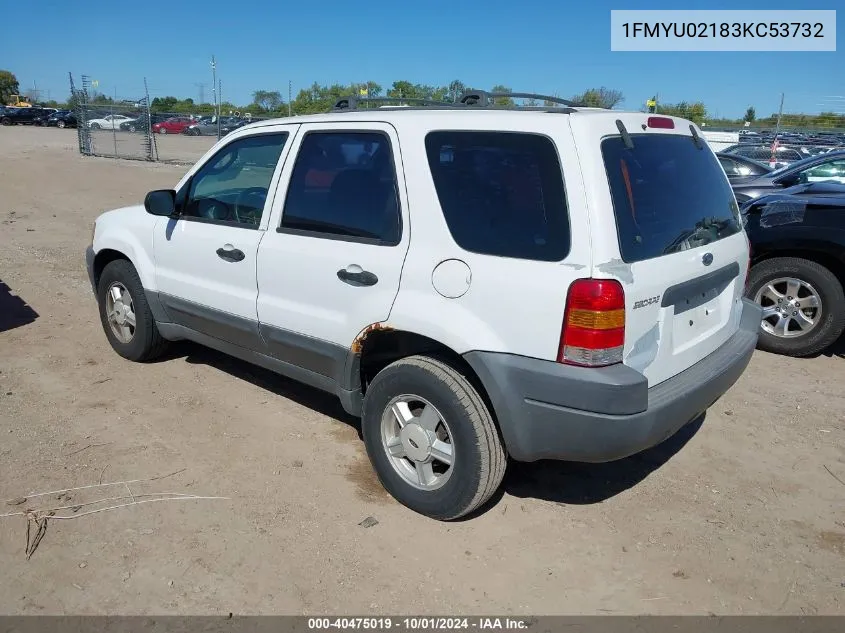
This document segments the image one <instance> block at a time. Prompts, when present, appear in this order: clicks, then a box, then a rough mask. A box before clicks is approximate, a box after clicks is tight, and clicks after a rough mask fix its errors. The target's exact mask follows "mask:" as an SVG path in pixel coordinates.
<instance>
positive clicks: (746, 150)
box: [722, 144, 804, 168]
mask: <svg viewBox="0 0 845 633" xmlns="http://www.w3.org/2000/svg"><path fill="white" fill-rule="evenodd" d="M722 152H723V153H725V154H736V155H737V156H743V157H745V158H751V159H753V160H757V161H760V162H763V163H769V165H770V166H771V163H772V158H773V157H774V163H775V165H774V167H775V168H777V167H783V166H785V165H789V164H790V163H794V162H796V161H799V160H801V159H803V158H804V156H803V155H802V154H801V152H799V151H798V150H797V149H792V148H791V147H778V148H777V149H776V150H775V151H774V152H772V148H771V146H765V145H763V146H761V145H743V144H739V145H734V146H732V147H727V148H725V149H723V150H722Z"/></svg>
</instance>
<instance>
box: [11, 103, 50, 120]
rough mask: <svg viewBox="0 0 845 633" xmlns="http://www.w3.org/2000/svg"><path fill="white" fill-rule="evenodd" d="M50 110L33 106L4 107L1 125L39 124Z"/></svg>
mask: <svg viewBox="0 0 845 633" xmlns="http://www.w3.org/2000/svg"><path fill="white" fill-rule="evenodd" d="M47 112H49V110H47V109H45V108H39V107H36V106H32V107H30V108H10V107H5V108H3V111H2V113H0V125H37V124H38V123H39V121H40V119H41V118H42V117H43V116H45V114H46V113H47Z"/></svg>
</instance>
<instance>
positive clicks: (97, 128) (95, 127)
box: [91, 123, 100, 130]
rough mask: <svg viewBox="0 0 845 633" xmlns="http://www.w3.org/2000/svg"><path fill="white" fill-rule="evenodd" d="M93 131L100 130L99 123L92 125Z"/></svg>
mask: <svg viewBox="0 0 845 633" xmlns="http://www.w3.org/2000/svg"><path fill="white" fill-rule="evenodd" d="M91 129H92V130H99V129H100V124H99V123H92V124H91Z"/></svg>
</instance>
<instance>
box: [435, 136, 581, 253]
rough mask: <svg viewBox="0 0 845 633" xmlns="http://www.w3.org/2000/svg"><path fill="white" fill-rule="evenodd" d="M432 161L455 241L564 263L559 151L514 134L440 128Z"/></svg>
mask: <svg viewBox="0 0 845 633" xmlns="http://www.w3.org/2000/svg"><path fill="white" fill-rule="evenodd" d="M425 146H426V153H427V155H428V165H429V169H430V170H431V175H432V178H433V180H434V187H435V189H436V191H437V197H438V199H439V201H440V207H441V209H442V210H443V216H444V218H445V220H446V224H447V226H448V227H449V232H450V233H451V234H452V238H453V239H454V240H455V243H456V244H457V245H458V246H460V247H461V248H463V249H464V250H467V251H471V252H473V253H479V254H483V255H494V256H499V257H514V258H519V259H530V260H538V261H560V260H562V259H564V258H565V257H566V255H567V254H568V252H569V245H570V229H569V216H568V212H567V207H566V196H565V193H564V187H563V176H562V173H561V166H560V161H559V160H558V156H557V150H556V149H555V146H554V144H553V143H552V141H551V140H550V139H548V138H547V137H545V136H540V135H537V134H525V133H512V132H469V131H458V130H453V131H438V132H431V133H429V134H428V135H427V136H426V138H425Z"/></svg>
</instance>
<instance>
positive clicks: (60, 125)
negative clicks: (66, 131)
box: [56, 120, 65, 128]
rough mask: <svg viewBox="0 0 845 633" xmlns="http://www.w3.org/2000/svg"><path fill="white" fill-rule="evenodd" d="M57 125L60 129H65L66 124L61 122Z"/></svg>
mask: <svg viewBox="0 0 845 633" xmlns="http://www.w3.org/2000/svg"><path fill="white" fill-rule="evenodd" d="M56 125H58V126H59V127H60V128H64V127H65V122H64V121H61V120H60V121H59V122H58V123H56Z"/></svg>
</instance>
